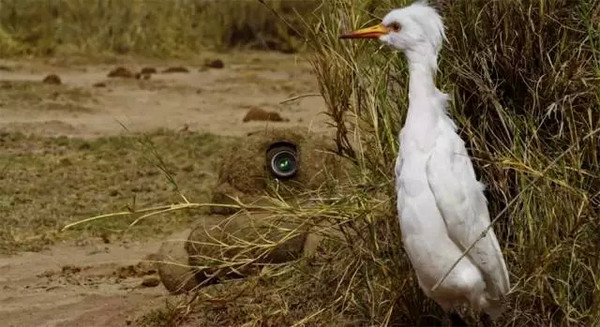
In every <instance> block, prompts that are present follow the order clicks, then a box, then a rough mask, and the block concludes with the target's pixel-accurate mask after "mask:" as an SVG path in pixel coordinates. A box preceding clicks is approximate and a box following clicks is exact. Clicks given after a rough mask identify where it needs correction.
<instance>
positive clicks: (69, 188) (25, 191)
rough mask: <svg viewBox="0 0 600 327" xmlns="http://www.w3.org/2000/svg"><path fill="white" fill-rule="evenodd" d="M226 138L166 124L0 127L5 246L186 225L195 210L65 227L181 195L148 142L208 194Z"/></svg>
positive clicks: (180, 177) (194, 189)
mask: <svg viewBox="0 0 600 327" xmlns="http://www.w3.org/2000/svg"><path fill="white" fill-rule="evenodd" d="M227 142H229V141H228V139H226V138H220V137H216V136H213V135H209V134H179V133H175V132H167V131H158V132H154V133H151V134H149V135H147V136H142V135H132V136H120V137H108V138H99V139H95V140H82V139H72V138H66V137H58V138H44V137H35V136H24V135H20V134H14V133H4V134H1V135H0V143H1V144H2V148H3V151H2V154H0V167H1V168H0V180H1V183H0V212H1V214H2V221H1V228H0V252H13V251H21V250H39V249H41V248H42V247H44V246H45V245H48V244H51V243H53V242H55V241H56V240H58V239H64V238H77V239H83V238H86V237H99V236H102V237H109V238H121V237H123V236H126V237H127V238H144V237H148V236H156V235H164V234H166V233H169V232H172V231H175V230H178V228H184V226H186V225H187V224H188V223H189V222H190V221H191V220H193V219H194V215H197V214H198V212H197V211H196V212H194V213H186V212H181V213H178V214H176V215H171V216H161V217H154V218H153V220H152V223H147V222H146V221H142V222H141V223H140V224H139V225H138V226H136V227H133V228H132V229H130V230H129V231H127V229H128V227H129V223H131V222H132V221H133V220H132V219H133V218H134V217H132V219H107V220H101V221H98V222H95V223H90V224H86V225H83V226H78V227H75V228H73V229H72V230H70V231H67V232H64V233H60V232H59V230H60V228H62V227H63V226H64V225H66V224H67V223H71V222H74V221H77V220H80V219H83V218H87V217H89V216H94V215H96V214H98V213H101V212H112V211H123V210H127V208H133V206H134V205H135V207H139V206H144V205H148V204H151V203H157V202H158V203H164V202H167V203H170V202H174V201H178V200H177V193H176V192H174V189H175V186H174V185H173V183H171V182H169V180H167V179H165V178H164V177H163V176H162V175H163V173H162V171H161V169H159V168H158V167H157V165H156V163H157V162H158V161H157V158H156V157H154V156H153V155H152V154H151V153H150V151H149V149H150V148H153V149H155V151H156V152H157V153H160V156H161V160H162V161H163V164H162V167H166V169H168V171H169V172H170V174H172V176H173V178H174V181H175V182H176V183H177V187H179V189H181V190H182V191H184V192H185V193H186V194H188V195H189V196H193V197H194V198H195V199H200V200H205V201H207V200H209V199H210V195H211V192H210V190H211V188H212V186H213V185H212V184H213V183H214V182H215V181H216V174H215V161H216V160H217V159H216V158H218V152H219V149H221V148H222V146H223V145H224V144H227ZM150 144H152V146H150Z"/></svg>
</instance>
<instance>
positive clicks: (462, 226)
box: [341, 3, 509, 320]
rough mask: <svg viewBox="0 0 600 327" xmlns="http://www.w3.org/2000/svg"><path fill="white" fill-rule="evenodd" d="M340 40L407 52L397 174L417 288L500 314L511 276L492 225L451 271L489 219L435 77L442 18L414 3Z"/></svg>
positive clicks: (443, 300)
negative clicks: (406, 85)
mask: <svg viewBox="0 0 600 327" xmlns="http://www.w3.org/2000/svg"><path fill="white" fill-rule="evenodd" d="M341 37H342V38H375V39H379V40H380V41H382V42H383V43H385V44H388V45H390V46H392V47H393V48H396V49H398V50H401V51H402V52H404V55H405V57H406V59H407V61H408V64H409V72H410V80H409V105H408V113H407V115H406V121H405V124H404V127H403V128H402V130H401V132H400V134H399V140H400V150H399V154H398V158H397V161H396V170H395V172H396V190H397V196H398V216H399V217H398V218H399V221H400V228H401V230H402V239H403V244H404V248H405V250H406V252H407V254H408V257H409V259H410V261H411V263H412V266H413V268H414V269H415V271H416V275H417V277H418V282H419V285H420V287H421V288H422V289H423V291H424V293H425V294H426V295H427V296H428V297H430V298H432V299H433V300H434V301H436V302H437V303H438V304H439V305H440V306H441V307H442V308H443V309H444V310H445V311H446V312H448V311H450V310H452V309H455V308H457V307H458V306H462V305H470V306H471V307H472V308H473V309H475V310H477V311H480V312H481V311H483V312H485V313H487V314H488V315H489V316H490V317H491V318H495V317H497V316H498V315H500V314H501V313H502V311H503V305H502V302H503V298H504V297H505V295H506V294H507V293H508V291H509V278H508V272H507V269H506V264H505V262H504V258H503V256H502V252H501V250H500V246H499V245H498V240H497V239H496V235H495V234H494V232H493V230H491V229H490V230H489V231H488V233H487V234H486V236H485V237H483V238H481V239H480V240H479V241H478V242H477V243H475V245H474V246H473V247H472V249H471V250H470V251H469V252H468V254H467V255H466V256H464V257H463V258H462V259H461V260H460V261H459V262H458V264H456V266H454V269H453V270H452V271H451V272H450V273H449V274H448V275H447V273H448V272H449V271H450V268H451V267H452V266H453V264H455V263H456V262H457V260H459V258H460V257H461V255H462V254H463V252H464V251H465V250H466V249H468V248H469V247H470V246H471V245H472V244H473V243H474V242H476V241H477V240H478V239H479V238H480V237H481V235H482V232H483V231H484V230H485V229H486V228H487V227H488V226H489V224H490V217H489V213H488V209H487V201H486V198H485V195H484V194H483V189H484V186H483V185H482V184H481V183H480V182H479V181H477V179H476V177H475V172H474V171H473V165H472V163H471V161H470V159H469V156H468V154H467V150H466V149H465V145H464V142H463V140H462V139H461V138H460V137H459V136H458V134H457V133H456V125H455V124H454V122H453V121H452V119H451V118H450V117H449V116H448V112H447V108H446V107H447V101H448V95H447V94H444V93H442V92H441V91H440V90H438V89H437V88H436V86H435V82H434V75H435V73H436V72H437V59H438V53H439V50H440V48H441V46H442V42H443V40H444V39H445V34H444V25H443V23H442V19H441V17H440V16H439V15H438V13H437V12H436V11H435V10H434V9H433V8H431V7H429V6H428V5H426V4H424V3H415V4H412V5H410V6H408V7H404V8H401V9H396V10H393V11H391V12H390V13H389V14H387V15H386V16H385V17H384V19H383V21H382V23H381V24H379V25H377V26H373V27H369V28H365V29H361V30H357V31H354V32H351V33H350V34H347V35H342V36H341ZM444 278H445V279H444ZM442 279H444V280H443V282H442V283H441V284H439V285H436V283H438V282H439V281H441V280H442ZM434 286H436V287H434ZM451 317H453V318H454V319H456V318H457V317H456V315H455V314H451ZM454 319H453V320H454Z"/></svg>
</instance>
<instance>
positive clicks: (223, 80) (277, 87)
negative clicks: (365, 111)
mask: <svg viewBox="0 0 600 327" xmlns="http://www.w3.org/2000/svg"><path fill="white" fill-rule="evenodd" d="M221 59H223V61H224V62H225V67H224V68H223V69H201V68H199V66H200V65H192V64H189V65H185V66H186V67H187V68H188V69H189V72H188V73H171V74H163V73H160V72H161V71H162V70H164V69H165V68H167V67H170V66H173V65H181V63H172V62H169V63H167V62H156V61H148V60H146V61H138V60H131V59H130V60H126V61H125V62H124V63H120V64H119V65H116V64H111V65H106V64H100V65H89V64H65V63H62V64H60V65H57V64H55V63H51V62H50V63H49V62H40V61H31V62H28V61H2V60H0V132H15V131H18V132H23V133H25V134H36V135H41V136H59V135H66V136H71V137H81V138H95V137H100V136H109V135H116V134H120V133H123V132H124V127H123V126H122V125H124V126H125V127H126V128H127V129H128V130H130V131H136V132H139V131H142V132H143V131H151V130H155V129H160V128H165V129H172V130H181V129H185V130H190V131H198V132H209V133H214V134H218V135H245V134H247V133H248V132H251V131H255V130H257V129H261V128H264V127H265V126H269V125H273V126H281V127H291V126H297V127H303V128H307V127H308V128H310V129H311V130H316V131H326V130H328V128H327V127H326V124H325V120H326V116H325V115H324V114H323V111H324V110H325V106H324V102H323V100H322V99H321V98H320V97H315V96H308V97H301V98H300V99H298V100H293V101H288V102H286V103H284V104H281V102H282V101H283V100H286V99H289V98H292V97H296V96H302V95H306V94H314V93H317V92H318V90H317V86H316V83H315V80H314V77H313V76H311V73H310V67H309V65H308V63H306V62H302V61H299V58H298V57H295V56H290V55H280V54H269V53H243V54H232V55H227V56H224V55H221ZM116 66H125V67H127V68H129V69H131V70H132V71H139V70H140V69H141V68H142V67H146V66H152V67H155V68H156V69H157V70H158V71H159V73H158V74H154V75H152V76H151V78H150V79H149V80H138V79H135V78H126V79H124V78H108V77H107V74H108V72H109V71H110V70H111V69H113V68H115V67H116ZM48 74H57V75H58V76H60V79H61V80H62V84H60V85H50V84H44V83H42V82H41V81H42V79H43V78H44V77H45V76H46V75H48ZM98 83H100V84H98ZM251 108H261V109H264V110H268V111H274V112H277V113H279V114H280V115H281V116H282V117H283V118H284V119H286V120H288V121H286V122H264V121H259V122H243V118H244V116H245V114H246V112H247V111H248V110H249V109H251ZM121 124H122V125H121ZM159 244H160V240H153V241H151V242H149V243H144V244H133V243H132V244H103V243H102V242H96V243H93V242H92V243H90V244H85V245H81V244H74V243H66V244H60V245H55V246H52V247H51V248H50V249H49V250H47V251H44V252H40V253H20V254H17V255H14V256H0V325H2V326H19V327H21V326H123V325H125V324H126V323H127V322H128V321H133V320H134V319H135V318H136V316H139V315H140V314H142V313H145V312H148V311H149V310H150V309H151V308H153V307H156V306H160V305H161V304H162V305H164V299H165V298H166V297H167V294H166V291H165V290H164V288H163V287H162V285H158V286H156V287H141V286H140V285H141V283H142V281H143V280H144V279H147V278H152V277H153V276H154V275H153V272H152V269H151V268H149V267H144V266H143V265H138V263H139V262H140V260H143V259H144V258H146V257H147V256H148V255H150V254H152V253H154V252H155V251H156V250H157V249H158V247H159Z"/></svg>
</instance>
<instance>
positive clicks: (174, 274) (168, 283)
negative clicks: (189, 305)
mask: <svg viewBox="0 0 600 327" xmlns="http://www.w3.org/2000/svg"><path fill="white" fill-rule="evenodd" d="M190 232H191V230H190V229H188V230H185V231H183V232H180V233H176V234H173V235H171V236H170V237H169V238H168V239H167V240H166V241H165V242H163V244H162V246H161V247H160V250H159V252H158V255H159V258H160V260H159V263H158V275H159V276H160V280H161V282H162V283H163V285H164V286H165V288H166V289H167V290H168V291H169V292H171V293H173V294H180V293H185V292H189V291H191V290H193V289H194V288H195V287H196V286H197V285H198V282H197V281H196V278H195V276H194V275H195V270H194V269H193V268H192V267H190V265H189V255H188V252H187V251H186V245H185V244H186V243H187V240H188V237H189V235H190Z"/></svg>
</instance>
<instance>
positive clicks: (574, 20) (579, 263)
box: [311, 0, 600, 326]
mask: <svg viewBox="0 0 600 327" xmlns="http://www.w3.org/2000/svg"><path fill="white" fill-rule="evenodd" d="M407 3H409V1H401V0H400V1H392V0H373V1H365V2H361V3H357V2H354V1H347V0H335V1H328V2H327V3H326V4H325V6H327V9H325V10H323V11H321V13H322V14H321V16H320V24H319V25H318V26H317V27H316V28H315V29H314V30H313V31H312V33H311V44H312V45H313V46H314V47H315V48H316V53H315V55H314V57H313V63H314V67H315V71H316V72H317V76H318V79H319V82H320V86H321V91H322V93H323V95H324V97H325V99H326V102H327V104H328V107H329V113H330V115H331V116H332V118H333V120H334V122H335V124H336V125H337V126H338V134H337V144H338V150H339V152H340V153H341V154H343V155H345V156H348V157H350V158H352V159H353V161H355V162H356V163H357V164H358V166H359V167H360V168H361V174H359V178H357V180H356V181H352V182H353V183H354V184H357V185H361V188H357V189H356V192H357V193H353V194H354V197H359V198H360V200H357V202H356V203H354V204H355V205H356V208H355V210H356V211H357V212H362V213H363V215H359V216H358V217H356V216H354V215H350V216H348V217H344V216H343V214H344V213H345V212H348V208H346V209H345V210H344V211H340V212H341V213H342V220H344V224H345V225H346V226H352V228H353V229H354V230H357V231H358V234H361V235H365V236H366V235H369V236H370V237H367V238H366V239H365V240H364V242H363V243H361V242H355V241H354V242H351V243H350V242H349V243H348V244H352V246H351V247H350V249H351V250H352V251H353V252H354V253H355V256H353V257H354V258H355V260H354V261H353V262H352V263H351V265H354V266H357V267H360V269H357V270H356V273H357V275H356V276H353V279H352V280H348V281H347V283H348V288H347V289H348V290H350V292H351V295H350V296H349V297H351V298H353V299H354V301H352V303H351V304H350V305H349V306H350V307H354V308H355V309H357V311H356V312H358V313H359V314H360V315H361V316H362V317H363V320H364V321H365V323H369V324H377V325H379V324H382V325H397V324H405V323H408V324H411V325H412V324H424V323H431V322H432V320H429V318H428V317H431V316H437V319H440V318H441V313H440V311H439V310H438V309H437V308H436V307H435V306H434V305H433V304H432V303H431V301H429V300H427V299H425V298H424V297H423V296H422V295H421V293H420V292H419V290H418V287H417V285H416V281H415V280H414V276H413V275H412V273H411V272H410V268H409V265H408V263H407V261H406V259H405V258H404V257H403V254H402V250H401V248H400V244H399V241H398V240H399V231H398V228H397V227H396V224H397V223H396V219H395V214H394V213H393V209H392V208H393V207H394V205H393V202H394V201H395V200H394V197H395V195H394V188H393V185H394V183H393V164H394V158H395V156H396V151H397V148H398V144H397V134H398V131H399V128H400V127H401V125H402V122H403V117H404V115H405V113H406V108H407V94H406V93H407V81H408V79H407V77H408V76H407V71H406V65H405V63H404V61H403V60H402V58H401V57H400V56H399V55H397V54H395V53H392V52H391V51H390V50H389V49H380V44H378V43H375V42H372V43H367V42H353V43H348V42H342V41H340V40H338V38H337V35H338V34H339V33H340V32H341V31H348V30H350V29H353V28H358V27H361V26H364V25H367V24H368V23H374V22H375V21H377V20H378V17H379V18H380V17H382V16H383V14H385V12H386V11H387V10H389V9H391V8H394V7H399V6H403V5H406V4H407ZM438 8H440V10H441V13H442V15H443V16H444V20H445V24H446V26H447V33H448V44H447V45H446V49H445V51H443V52H442V54H441V57H442V61H441V65H440V69H441V73H440V77H441V78H439V79H438V85H440V86H441V87H442V89H444V90H445V91H446V92H448V93H451V94H452V95H453V98H454V101H453V106H452V115H453V117H454V119H455V120H456V121H457V123H458V125H459V128H460V134H461V136H462V137H463V139H465V140H467V144H468V147H469V150H470V153H471V154H472V156H473V157H474V161H475V166H476V169H477V171H478V175H479V176H480V177H481V179H482V180H483V181H484V182H485V183H486V184H487V186H488V189H487V197H488V199H489V201H490V210H491V214H492V216H494V215H495V214H498V213H500V212H501V211H502V210H503V209H504V208H505V207H507V206H508V205H509V204H510V206H509V207H508V210H507V211H506V214H505V215H504V216H502V217H501V218H500V220H499V221H498V223H497V224H496V226H495V230H496V233H497V235H498V237H499V239H500V243H501V245H502V247H503V249H504V254H505V257H506V258H507V261H508V262H507V264H508V267H509V270H510V275H511V280H512V285H513V290H512V292H511V295H510V297H509V309H508V311H507V313H506V315H505V316H504V318H503V321H501V324H503V325H517V326H532V325H536V326H551V325H555V326H564V325H581V326H590V325H593V324H598V323H599V322H600V277H599V275H598V271H600V270H599V269H600V256H599V255H598V253H599V252H598V246H599V244H600V233H598V232H599V231H600V220H599V214H600V210H599V204H600V166H599V165H598V163H599V161H600V157H599V155H598V149H599V147H598V146H599V141H600V138H599V136H598V135H599V134H598V132H599V131H598V129H599V128H600V98H599V97H600V62H599V61H598V58H599V57H598V55H600V48H599V46H598V41H599V40H600V39H599V37H600V26H599V17H600V16H599V13H600V2H599V1H595V0H586V1H579V2H573V1H551V0H537V1H512V0H507V1H493V2H488V1H440V2H439V4H438ZM365 185H369V186H370V188H371V189H372V190H375V189H376V190H377V192H371V193H363V190H364V186H365ZM358 192H360V193H358ZM373 193H374V194H376V196H375V195H373ZM349 198H352V195H350V196H349ZM514 199H516V200H515V201H513V200H514ZM511 202H512V203H511ZM382 206H383V207H384V208H385V210H383V212H382V210H376V209H377V208H382ZM350 211H352V210H350ZM344 218H346V219H344ZM356 218H359V219H356ZM351 238H352V239H353V240H355V239H356V238H355V235H352V236H351ZM347 307H348V306H347Z"/></svg>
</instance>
